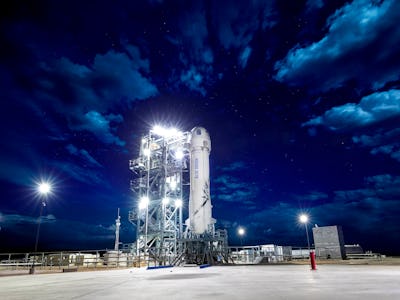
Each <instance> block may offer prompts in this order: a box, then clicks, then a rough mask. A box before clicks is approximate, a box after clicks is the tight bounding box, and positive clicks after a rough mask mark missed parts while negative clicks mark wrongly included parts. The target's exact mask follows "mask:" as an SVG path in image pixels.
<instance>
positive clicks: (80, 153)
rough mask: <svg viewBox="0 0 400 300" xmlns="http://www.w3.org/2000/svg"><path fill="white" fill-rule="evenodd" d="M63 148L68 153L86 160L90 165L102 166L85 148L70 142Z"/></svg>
mask: <svg viewBox="0 0 400 300" xmlns="http://www.w3.org/2000/svg"><path fill="white" fill-rule="evenodd" d="M65 148H66V149H67V150H68V152H69V153H70V154H72V155H74V156H78V157H80V158H81V159H82V160H83V161H84V162H88V163H89V164H90V165H92V166H96V167H102V165H101V164H100V163H99V162H98V161H97V160H95V159H94V158H93V156H91V155H90V154H89V152H87V150H85V149H78V148H77V147H75V146H74V145H72V144H68V145H67V146H66V147H65Z"/></svg>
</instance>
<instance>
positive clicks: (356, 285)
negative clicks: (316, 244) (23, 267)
mask: <svg viewBox="0 0 400 300" xmlns="http://www.w3.org/2000/svg"><path fill="white" fill-rule="evenodd" d="M0 299H9V300H12V299H119V300H120V299H185V300H189V299H379V300H382V299H400V267H399V266H368V265H365V266H364V265H363V266H358V265H357V266H351V265H321V266H318V270H317V271H311V270H310V269H309V266H306V265H280V266H279V265H273V266H271V265H263V266H218V267H209V268H203V269H200V268H184V267H179V268H177V267H175V268H171V269H156V270H146V269H124V270H110V271H96V272H78V273H55V274H37V275H20V276H8V277H0Z"/></svg>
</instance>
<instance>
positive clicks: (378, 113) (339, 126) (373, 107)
mask: <svg viewBox="0 0 400 300" xmlns="http://www.w3.org/2000/svg"><path fill="white" fill-rule="evenodd" d="M398 116H400V90H394V89H393V90H389V91H385V92H376V93H373V94H371V95H368V96H365V97H363V98H362V99H361V101H360V103H358V104H357V103H347V104H344V105H341V106H336V107H333V108H331V109H330V110H328V111H326V112H325V113H324V114H323V115H322V116H319V117H316V118H313V119H311V120H309V121H307V122H305V123H303V126H317V125H320V126H325V127H328V128H329V129H331V130H346V129H351V128H355V127H364V126H367V125H371V124H375V123H378V122H381V121H384V120H387V119H390V118H393V117H398Z"/></svg>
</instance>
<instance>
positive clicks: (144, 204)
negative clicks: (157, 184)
mask: <svg viewBox="0 0 400 300" xmlns="http://www.w3.org/2000/svg"><path fill="white" fill-rule="evenodd" d="M148 204H149V197H146V196H143V197H142V198H140V201H139V209H145V208H146V207H147V205H148Z"/></svg>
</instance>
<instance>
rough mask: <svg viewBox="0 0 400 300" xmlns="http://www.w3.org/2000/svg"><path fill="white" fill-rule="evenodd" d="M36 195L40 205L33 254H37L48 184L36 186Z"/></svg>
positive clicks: (33, 268)
mask: <svg viewBox="0 0 400 300" xmlns="http://www.w3.org/2000/svg"><path fill="white" fill-rule="evenodd" d="M37 191H38V194H39V196H40V198H41V201H42V203H41V204H40V214H39V219H38V225H37V229H36V240H35V254H36V252H37V248H38V244H39V234H40V225H41V224H42V214H43V208H44V207H45V206H46V197H47V195H48V194H49V193H50V192H51V185H50V183H48V182H41V183H39V184H38V186H37ZM29 272H30V273H31V274H34V273H35V262H34V263H33V264H32V268H31V269H30V271H29Z"/></svg>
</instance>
